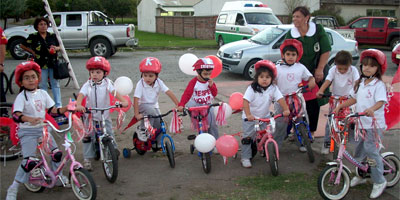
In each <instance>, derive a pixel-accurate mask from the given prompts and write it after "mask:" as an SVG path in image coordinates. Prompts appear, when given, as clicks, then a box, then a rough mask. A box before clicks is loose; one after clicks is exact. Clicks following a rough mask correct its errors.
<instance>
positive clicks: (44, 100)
mask: <svg viewBox="0 0 400 200" xmlns="http://www.w3.org/2000/svg"><path fill="white" fill-rule="evenodd" d="M25 93H26V96H27V99H28V100H27V99H26V98H25ZM54 105H55V103H54V101H53V99H51V97H50V96H49V94H48V93H47V92H46V91H44V90H41V89H37V90H35V91H27V90H25V91H22V92H21V93H19V94H18V96H17V98H15V101H14V112H21V113H22V114H23V115H25V116H28V117H35V118H36V117H40V118H42V119H45V116H46V112H47V109H49V108H51V107H53V106H54ZM41 126H42V125H41V124H37V125H34V126H32V125H31V123H30V122H24V123H19V127H20V128H39V127H41Z"/></svg>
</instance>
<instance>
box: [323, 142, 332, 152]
mask: <svg viewBox="0 0 400 200" xmlns="http://www.w3.org/2000/svg"><path fill="white" fill-rule="evenodd" d="M330 147H331V145H330V144H329V143H328V142H325V143H324V144H323V145H322V149H321V154H328V153H329V148H330Z"/></svg>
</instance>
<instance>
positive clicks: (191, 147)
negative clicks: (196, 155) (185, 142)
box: [190, 144, 194, 154]
mask: <svg viewBox="0 0 400 200" xmlns="http://www.w3.org/2000/svg"><path fill="white" fill-rule="evenodd" d="M193 152H194V145H193V144H190V154H193Z"/></svg>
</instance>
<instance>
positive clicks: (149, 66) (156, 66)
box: [139, 57, 162, 74]
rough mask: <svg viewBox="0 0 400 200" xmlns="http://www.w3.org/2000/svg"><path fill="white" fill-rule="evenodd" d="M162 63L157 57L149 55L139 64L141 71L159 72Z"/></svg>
mask: <svg viewBox="0 0 400 200" xmlns="http://www.w3.org/2000/svg"><path fill="white" fill-rule="evenodd" d="M161 68H162V65H161V63H160V61H159V60H158V59H157V58H154V57H147V58H145V59H143V60H142V61H141V62H140V64H139V70H140V72H142V73H143V72H153V73H156V74H159V73H160V72H161Z"/></svg>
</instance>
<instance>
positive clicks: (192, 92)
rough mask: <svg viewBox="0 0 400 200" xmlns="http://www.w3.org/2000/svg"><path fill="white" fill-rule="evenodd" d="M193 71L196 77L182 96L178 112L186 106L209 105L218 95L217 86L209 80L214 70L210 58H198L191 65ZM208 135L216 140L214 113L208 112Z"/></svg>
mask: <svg viewBox="0 0 400 200" xmlns="http://www.w3.org/2000/svg"><path fill="white" fill-rule="evenodd" d="M193 68H194V69H193V71H194V70H196V72H197V77H195V78H193V79H192V80H191V81H190V82H189V84H188V86H187V87H186V89H185V91H184V92H183V94H182V97H181V101H180V102H179V104H178V106H179V107H178V110H179V111H182V110H183V107H184V106H185V105H186V104H187V106H188V107H194V106H204V105H210V104H212V102H213V101H214V98H215V97H216V96H217V94H218V89H217V85H216V84H215V83H214V81H213V80H212V79H211V78H210V76H211V73H212V71H213V69H214V63H213V61H212V60H211V59H210V58H200V59H199V60H197V61H196V62H195V63H194V64H193ZM207 120H208V124H209V129H208V133H210V134H211V135H213V136H214V137H215V139H218V137H219V134H218V127H217V124H216V121H215V117H214V113H213V112H210V113H209V114H208V117H207Z"/></svg>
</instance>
